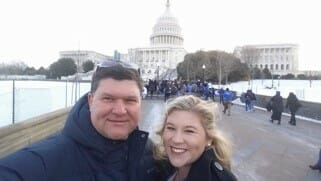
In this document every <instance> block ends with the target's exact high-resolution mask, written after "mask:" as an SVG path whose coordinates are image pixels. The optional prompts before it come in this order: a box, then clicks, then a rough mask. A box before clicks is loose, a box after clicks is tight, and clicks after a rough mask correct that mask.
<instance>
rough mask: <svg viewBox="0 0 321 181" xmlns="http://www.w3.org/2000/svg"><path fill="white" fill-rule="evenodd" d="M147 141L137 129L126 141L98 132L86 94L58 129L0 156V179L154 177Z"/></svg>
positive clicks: (117, 180) (121, 179) (56, 180)
mask: <svg viewBox="0 0 321 181" xmlns="http://www.w3.org/2000/svg"><path fill="white" fill-rule="evenodd" d="M147 142H148V133H146V132H143V131H139V130H138V129H137V130H135V131H133V133H131V134H130V136H129V138H128V139H127V140H126V141H114V140H110V139H106V138H105V137H103V136H101V135H100V134H99V133H98V132H97V131H96V130H95V129H94V127H93V126H92V123H91V120H90V112H89V106H88V101H87V95H85V96H83V97H82V98H81V99H80V100H79V101H78V102H77V104H76V105H75V106H74V107H73V109H72V110H71V112H70V114H69V116H68V118H67V122H66V125H65V127H64V129H63V130H62V131H61V132H60V133H58V134H56V135H54V136H52V137H50V138H47V139H45V140H42V141H40V142H38V143H35V144H33V145H31V146H28V147H26V148H24V149H22V150H19V151H17V152H15V153H13V154H11V155H9V156H7V157H4V158H2V159H0V180H10V181H16V180H23V181H50V180H52V181H125V180H126V181H127V180H129V181H136V180H137V181H138V180H155V175H154V174H155V168H154V162H153V159H152V151H151V150H148V149H147V148H146V146H147V145H149V148H151V147H152V145H151V142H149V143H148V144H146V143H147Z"/></svg>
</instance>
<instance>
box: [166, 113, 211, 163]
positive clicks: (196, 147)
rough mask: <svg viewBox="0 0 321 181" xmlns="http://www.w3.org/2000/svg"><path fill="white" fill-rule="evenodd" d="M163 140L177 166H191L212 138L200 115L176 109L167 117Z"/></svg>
mask: <svg viewBox="0 0 321 181" xmlns="http://www.w3.org/2000/svg"><path fill="white" fill-rule="evenodd" d="M163 142H164V146H165V151H166V153H167V155H168V157H169V160H170V162H171V164H172V165H173V166H174V167H177V168H182V167H188V168H189V167H190V166H191V164H192V163H193V162H194V161H196V160H197V159H198V158H199V157H200V156H201V154H202V153H203V152H204V149H205V147H206V145H208V143H210V140H209V139H208V138H207V136H206V132H205V129H204V127H203V126H202V124H201V120H200V117H199V115H197V114H196V113H194V112H189V111H181V110H175V111H173V112H172V113H171V114H170V115H169V116H168V117H167V120H166V123H165V127H164V132H163Z"/></svg>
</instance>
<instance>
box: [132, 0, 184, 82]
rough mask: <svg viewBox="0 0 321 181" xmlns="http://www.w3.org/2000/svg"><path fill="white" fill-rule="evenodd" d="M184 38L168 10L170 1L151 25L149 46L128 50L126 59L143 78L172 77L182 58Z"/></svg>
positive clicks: (175, 73)
mask: <svg viewBox="0 0 321 181" xmlns="http://www.w3.org/2000/svg"><path fill="white" fill-rule="evenodd" d="M183 44H184V38H183V36H182V30H181V27H180V26H179V24H178V21H177V19H176V18H175V17H174V16H173V15H172V13H171V11H170V2H169V0H167V2H166V10H165V12H164V13H163V15H162V16H160V17H159V18H158V20H157V22H156V24H155V25H154V27H153V33H152V35H151V36H150V46H149V47H144V48H131V49H129V50H128V61H129V62H130V63H133V64H137V65H138V66H139V67H140V73H141V77H142V79H143V80H148V79H157V80H161V79H174V78H176V76H177V72H176V66H177V64H178V63H180V62H182V61H183V60H184V56H185V54H186V50H185V49H184V45H183Z"/></svg>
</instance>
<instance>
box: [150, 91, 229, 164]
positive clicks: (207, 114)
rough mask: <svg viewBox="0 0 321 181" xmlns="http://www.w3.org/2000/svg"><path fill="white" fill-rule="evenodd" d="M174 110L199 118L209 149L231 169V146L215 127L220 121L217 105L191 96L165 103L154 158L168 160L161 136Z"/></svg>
mask: <svg viewBox="0 0 321 181" xmlns="http://www.w3.org/2000/svg"><path fill="white" fill-rule="evenodd" d="M175 110H180V111H190V112H194V113H196V114H198V115H199V116H200V118H201V123H202V125H203V127H204V128H205V132H206V135H207V136H208V138H209V139H211V140H212V141H211V145H210V147H211V148H212V149H213V150H214V153H215V155H216V157H217V158H218V160H219V161H220V162H221V164H223V165H224V166H225V167H226V168H228V169H231V161H230V160H231V155H232V149H231V144H230V142H229V140H228V139H227V138H226V137H225V136H224V135H223V134H222V132H221V131H220V130H218V128H217V126H216V122H217V121H218V119H220V114H219V113H220V111H219V107H218V105H217V103H214V102H209V101H204V100H202V99H200V98H198V97H195V96H193V95H187V96H180V97H177V98H175V99H172V100H169V101H168V102H167V104H166V108H165V116H164V117H163V119H162V124H161V128H160V129H159V130H158V131H157V132H156V134H157V135H159V136H160V138H161V141H160V142H159V143H158V144H157V145H156V147H155V149H154V157H155V158H156V159H158V160H163V159H168V157H167V155H166V153H165V149H164V145H163V139H162V136H163V132H164V129H165V123H166V120H167V117H168V116H169V115H170V114H171V113H172V112H173V111H175Z"/></svg>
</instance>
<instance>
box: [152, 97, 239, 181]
mask: <svg viewBox="0 0 321 181" xmlns="http://www.w3.org/2000/svg"><path fill="white" fill-rule="evenodd" d="M218 113H219V111H218V106H217V104H216V103H213V102H207V101H204V100H201V99H200V98H197V97H195V96H192V95H188V96H181V97H177V98H176V99H174V100H172V101H170V102H168V103H167V106H166V110H165V117H164V120H163V122H162V127H161V129H160V130H159V131H158V132H157V134H158V135H159V136H160V137H161V140H162V141H161V143H160V144H159V145H158V146H157V147H156V149H155V152H154V156H155V158H156V159H157V160H160V161H161V163H162V164H160V165H161V167H162V168H167V170H166V169H163V173H164V174H167V177H166V179H164V180H167V181H183V180H184V181H194V180H195V181H196V180H197V181H198V180H204V181H213V180H231V181H233V180H236V178H235V176H234V175H233V174H232V173H231V172H230V168H231V163H230V159H231V147H230V144H229V142H228V141H227V140H226V139H225V138H224V137H223V136H222V134H221V132H220V131H219V130H218V128H217V127H216V121H217V119H218ZM168 161H169V162H170V164H171V166H172V167H166V166H164V165H166V163H168ZM173 167H174V169H172V172H171V171H168V169H170V168H173Z"/></svg>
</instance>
